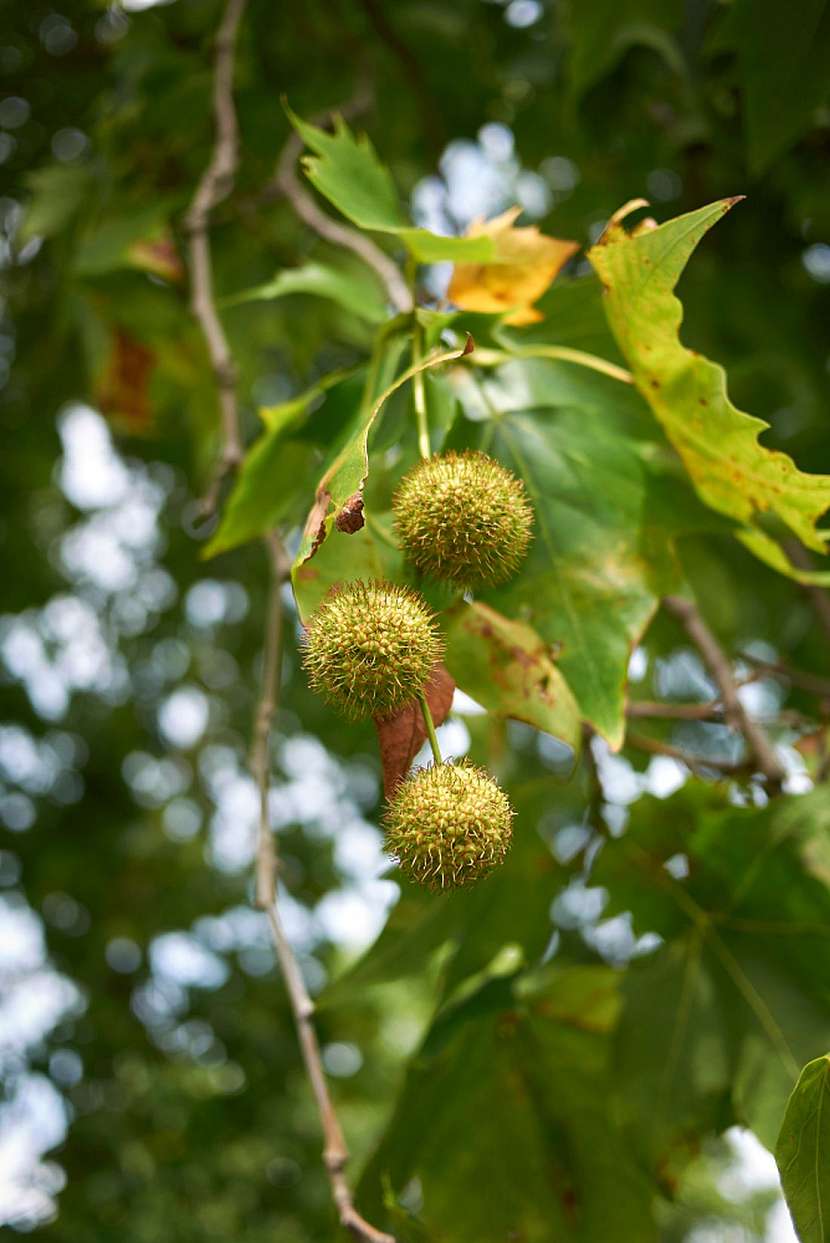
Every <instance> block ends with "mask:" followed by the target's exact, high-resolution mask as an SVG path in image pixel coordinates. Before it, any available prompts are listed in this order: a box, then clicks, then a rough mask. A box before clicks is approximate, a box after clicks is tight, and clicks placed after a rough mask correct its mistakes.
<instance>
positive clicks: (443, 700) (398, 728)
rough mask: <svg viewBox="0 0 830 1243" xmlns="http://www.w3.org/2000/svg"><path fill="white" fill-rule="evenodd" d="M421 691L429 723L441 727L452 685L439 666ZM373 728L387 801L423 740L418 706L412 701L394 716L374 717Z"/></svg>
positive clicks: (442, 668) (449, 700)
mask: <svg viewBox="0 0 830 1243" xmlns="http://www.w3.org/2000/svg"><path fill="white" fill-rule="evenodd" d="M424 689H425V691H426V697H427V703H428V704H429V710H430V712H431V713H432V719H433V721H434V722H435V724H436V725H443V723H444V721H446V719H447V716H448V714H449V711H450V707H451V705H452V697H453V693H454V691H455V682H453V680H452V678H451V677H450V675H449V673H448V672H447V670H446V669H445V668H444V666H443V665H436V666H435V668H434V669H433V671H432V676H431V677H430V680H429V681H428V682H427V684H426V687H425V688H424ZM375 728H376V729H377V731H378V744H379V746H380V760H381V764H382V765H383V792H384V794H385V795H386V797H387V798H390V797H391V796H392V794H393V793H394V791H395V788H396V786H397V785H398V783H399V782H400V781H403V779H404V777H405V776H406V774H407V773H408V772H409V766H410V765H411V763H412V761H413V760H414V758H415V756H416V755H417V753H418V751H419V750H420V749H421V746H422V745H423V743H424V742H425V740H426V736H427V732H426V729H425V728H424V718H423V716H422V714H421V708H420V705H419V704H418V702H417V700H414V699H413V701H412V703H408V704H407V705H406V707H405V708H401V710H400V712H396V713H395V714H394V716H387V717H375Z"/></svg>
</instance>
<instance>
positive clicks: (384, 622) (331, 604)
mask: <svg viewBox="0 0 830 1243" xmlns="http://www.w3.org/2000/svg"><path fill="white" fill-rule="evenodd" d="M442 651H443V645H442V641H441V637H440V633H439V630H438V624H437V622H436V620H435V616H434V614H433V613H432V611H431V610H430V608H429V606H428V605H427V603H426V601H425V600H424V599H423V597H422V596H420V595H418V593H417V592H416V591H410V590H409V588H408V587H398V586H396V585H395V584H394V583H382V582H369V583H364V582H353V583H345V584H344V585H343V586H341V587H337V588H335V589H334V590H333V591H331V592H329V594H328V596H326V598H325V599H324V601H323V603H322V604H321V605H320V607H319V609H318V610H317V612H316V613H315V614H314V616H313V617H312V618H311V623H310V625H309V628H308V631H307V633H306V637H305V651H304V654H303V663H304V665H305V667H306V670H307V672H308V676H309V681H310V683H311V687H312V689H313V690H315V691H317V693H318V694H320V695H322V696H323V698H324V699H327V700H328V702H329V703H330V704H332V706H333V707H335V708H338V709H339V710H340V711H341V712H343V713H344V715H346V716H348V717H351V718H352V719H354V720H359V719H360V718H361V717H368V716H386V715H388V714H389V713H391V712H395V711H396V710H397V709H398V708H402V707H403V706H404V704H406V703H408V702H409V701H410V700H411V699H413V698H414V696H415V695H416V694H417V693H418V691H419V690H421V688H422V687H423V686H424V683H425V682H426V681H427V679H428V678H429V675H430V673H431V672H432V669H433V667H434V665H435V664H436V662H437V661H438V660H440V659H441V655H442Z"/></svg>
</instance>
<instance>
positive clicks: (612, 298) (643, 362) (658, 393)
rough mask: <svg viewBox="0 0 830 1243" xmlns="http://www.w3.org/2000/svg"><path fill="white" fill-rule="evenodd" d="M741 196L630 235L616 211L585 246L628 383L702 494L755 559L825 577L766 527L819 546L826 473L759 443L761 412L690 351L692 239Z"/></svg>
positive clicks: (829, 479) (829, 483) (829, 498)
mask: <svg viewBox="0 0 830 1243" xmlns="http://www.w3.org/2000/svg"><path fill="white" fill-rule="evenodd" d="M736 202H738V199H723V200H721V201H720V202H717V203H711V204H710V205H709V206H708V207H702V208H700V209H699V210H698V211H694V212H690V213H688V214H687V215H684V216H678V217H677V218H676V219H675V220H669V221H667V222H666V223H665V224H662V225H660V226H658V227H657V228H649V229H643V230H637V231H635V232H633V233H628V232H626V230H625V229H624V228H623V226H622V223H621V218H622V214H623V213H622V212H618V213H617V215H616V217H614V218H613V219H612V221H611V223H610V225H609V227H608V228H607V230H606V232H605V233H604V234H603V236H602V238H601V239H600V241H599V242H598V243H597V244H596V246H594V247H593V249H592V250H591V251H589V254H588V258H589V259H590V261H591V263H592V265H593V267H594V269H595V271H596V272H597V275H598V276H599V278H600V280H601V281H602V283H603V286H604V288H605V296H604V307H605V312H606V316H607V318H608V323H609V325H610V327H611V331H612V332H613V333H614V336H615V337H616V340H617V344H618V345H619V347H620V350H621V351H622V353H623V355H624V356H625V358H626V361H627V362H628V365H629V367H630V368H631V371H632V373H633V375H634V382H635V384H636V386H637V388H638V389H639V390H640V392H641V393H642V395H643V397H644V398H645V399H646V401H647V402H648V404H649V405H650V407H651V409H652V412H653V413H654V415H655V417H656V418H657V419H658V420H659V422H660V423H661V424H662V427H663V429H664V431H665V432H666V435H667V436H668V438H669V440H670V441H671V442H672V444H673V445H674V447H675V449H676V450H677V452H678V453H679V454H680V457H681V458H682V459H683V463H684V465H685V467H686V470H687V471H688V473H689V476H690V478H691V480H692V482H693V483H694V486H695V488H696V489H697V492H698V495H699V496H700V498H701V500H703V501H705V502H706V504H707V505H709V506H711V508H712V509H715V510H717V511H718V512H719V513H722V514H727V515H728V516H729V517H731V518H736V519H738V521H739V522H741V523H743V524H744V529H743V530H742V531H739V532H738V533H737V534H738V538H739V539H741V541H742V542H743V543H744V544H745V545H746V546H747V547H748V548H749V549H750V550H751V551H752V552H753V553H755V555H756V556H758V557H759V558H760V559H761V560H763V561H765V562H766V563H767V564H768V565H771V566H773V568H775V569H778V570H781V571H782V572H784V573H787V574H790V575H791V576H792V577H794V578H798V579H810V578H811V579H813V580H814V581H824V580H825V579H826V578H828V577H830V575H827V574H823V573H822V572H818V573H814V574H812V575H811V574H808V573H805V572H803V571H800V570H798V569H797V568H794V567H792V566H791V565H790V563H789V561H788V559H787V557H786V556H785V555H784V552H783V550H782V547H781V545H780V544H779V543H778V542H777V541H776V540H774V539H773V538H772V536H771V535H770V534H769V533H768V530H766V529H765V528H764V525H763V524H764V521H765V520H766V521H767V522H769V520H770V518H773V519H777V520H779V521H780V522H782V523H784V524H785V525H786V526H787V527H788V528H789V529H790V531H792V532H793V534H794V535H797V536H798V538H799V539H800V540H801V541H802V543H804V544H805V545H806V546H807V547H808V548H813V549H815V550H816V551H817V552H825V551H826V548H825V537H823V536H822V534H821V532H820V531H817V530H816V523H817V521H818V520H819V519H820V518H821V516H822V514H823V513H824V512H825V511H826V510H827V508H828V507H830V476H828V475H809V474H805V473H804V472H802V471H800V470H799V469H798V467H797V466H796V465H795V463H794V462H793V461H792V459H791V458H790V457H788V456H787V454H786V453H780V452H777V451H775V450H772V449H767V448H765V447H764V446H763V445H762V444H761V443H760V442H759V436H760V434H761V433H762V432H763V431H764V430H765V429H766V428H767V427H768V424H767V423H765V422H764V421H763V420H762V419H758V418H755V417H753V416H752V415H749V414H745V413H743V411H741V410H738V409H737V407H736V406H734V405H733V404H732V402H731V401H730V400H729V396H728V393H727V390H726V375H725V373H724V370H723V368H722V367H721V366H719V365H718V364H717V363H715V362H712V361H711V360H710V359H708V358H704V357H703V356H702V355H700V354H698V353H696V352H695V351H694V350H690V349H687V348H686V347H685V346H684V345H683V344H682V342H681V340H680V336H679V329H680V325H681V322H682V319H683V307H682V305H681V303H680V302H679V301H678V299H677V298H676V297H675V296H674V289H675V286H676V285H677V282H678V280H679V279H680V276H681V273H682V272H683V269H684V267H685V266H686V263H687V261H688V259H689V257H690V256H691V254H692V252H693V251H694V249H695V246H696V245H697V243H698V242H699V241H700V239H701V238H702V237H703V235H704V234H705V233H706V231H707V230H708V229H709V228H711V226H712V225H713V224H715V223H716V221H718V220H720V218H721V217H722V216H723V215H725V213H726V212H727V211H729V209H730V207H732V206H733V205H734V204H735V203H736Z"/></svg>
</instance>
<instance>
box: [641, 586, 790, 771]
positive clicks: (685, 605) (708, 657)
mask: <svg viewBox="0 0 830 1243" xmlns="http://www.w3.org/2000/svg"><path fill="white" fill-rule="evenodd" d="M663 605H664V607H665V608H666V609H667V610H668V611H669V612H670V613H672V614H674V616H675V617H676V618H677V619H678V620H679V621H680V622H681V623H682V625H683V627H684V628H685V630H686V633H687V634H688V636H689V638H690V639H691V640H692V642H693V643H694V644H695V646H696V647H697V649H698V651H699V652H700V654H701V656H702V657H703V661H704V663H705V664H706V665H707V667H708V669H709V671H710V673H711V674H712V677H713V678H714V679H715V682H716V683H717V686H718V689H719V690H720V693H721V700H722V702H723V711H724V717H725V720H726V722H727V724H729V725H731V726H732V728H733V729H737V730H739V731H740V733H742V734H743V736H744V738H745V739H746V744H747V746H748V748H749V752H750V755H751V756H752V758H753V760H754V762H755V764H756V765H757V766H758V769H759V770H760V772H762V773H763V775H764V777H766V779H767V782H768V783H769V785H770V787H771V788H772V789H775V790H778V789H780V787H781V784H782V782H783V781H784V778H785V776H786V769H785V768H784V766H783V764H782V763H781V761H780V760H779V758H778V756H777V755H776V753H775V749H774V747H773V746H772V744H771V743H770V741H769V739H768V738H767V736H766V734H765V732H764V730H763V729H762V728H761V726H760V725H758V723H757V722H756V721H753V719H752V717H750V715H749V714H748V712H747V711H746V709H745V708H744V706H743V704H742V703H741V701H740V699H739V698H738V688H737V686H736V683H735V678H734V675H733V673H732V667H731V665H730V663H729V660H728V659H727V657H726V654H725V653H724V651H723V649H722V648H721V646H720V644H719V643H718V641H717V639H716V638H715V636H714V635H713V634H712V632H711V630H710V629H709V627H708V626H707V625H706V622H705V621H704V620H703V618H702V617H701V615H700V613H699V612H698V610H697V608H696V606H695V605H694V604H693V603H692V602H691V600H685V599H683V597H682V596H666V597H665V598H664V600H663Z"/></svg>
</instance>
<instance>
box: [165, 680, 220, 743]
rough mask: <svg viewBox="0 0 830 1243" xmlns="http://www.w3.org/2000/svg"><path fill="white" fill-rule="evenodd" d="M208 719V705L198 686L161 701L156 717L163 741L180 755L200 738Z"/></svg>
mask: <svg viewBox="0 0 830 1243" xmlns="http://www.w3.org/2000/svg"><path fill="white" fill-rule="evenodd" d="M209 716H210V701H209V700H208V697H207V695H205V694H204V692H203V691H200V690H199V688H198V687H197V686H180V687H178V689H177V690H175V691H173V693H172V695H169V696H168V697H167V699H165V700H164V702H163V703H162V705H161V707H160V708H159V713H158V725H159V729H160V731H161V733H162V735H163V736H164V739H165V741H167V742H168V743H170V745H171V746H174V747H179V748H181V750H183V751H187V750H189V749H190V748H191V747H194V746H195V745H196V743H197V742H198V741H199V739H200V738H201V737H202V736H203V734H204V732H205V730H206V729H207V725H208V718H209Z"/></svg>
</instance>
